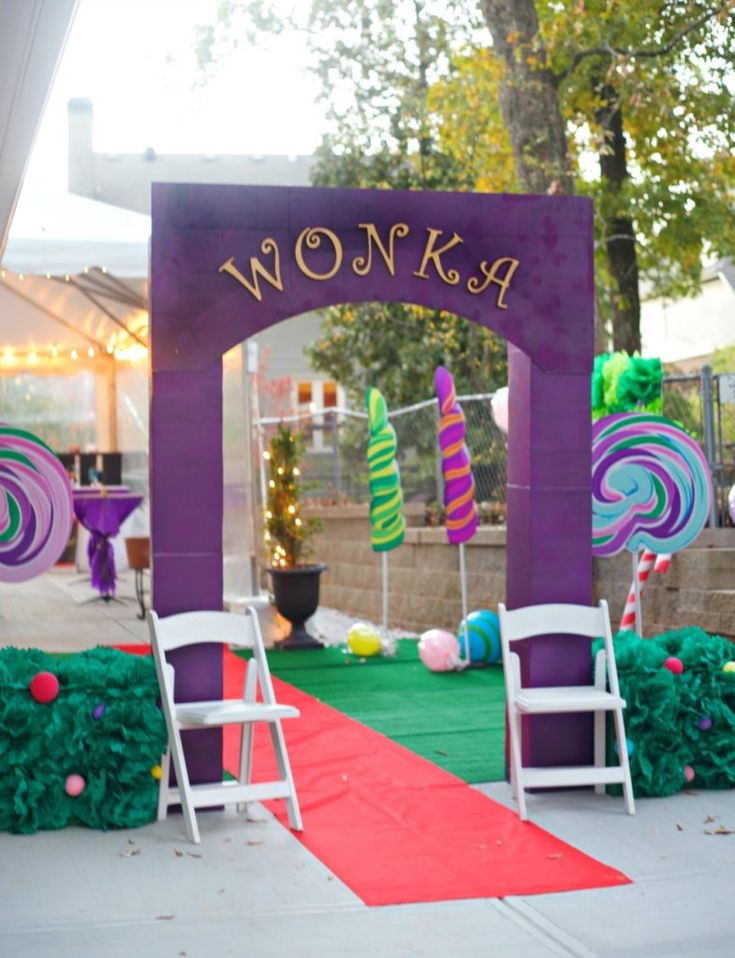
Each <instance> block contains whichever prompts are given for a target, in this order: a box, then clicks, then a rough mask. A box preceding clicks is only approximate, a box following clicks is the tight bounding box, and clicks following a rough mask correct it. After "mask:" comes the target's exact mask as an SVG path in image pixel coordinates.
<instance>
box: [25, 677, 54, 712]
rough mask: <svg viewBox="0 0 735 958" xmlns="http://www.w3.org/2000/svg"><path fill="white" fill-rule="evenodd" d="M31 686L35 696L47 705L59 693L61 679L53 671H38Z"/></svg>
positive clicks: (32, 693)
mask: <svg viewBox="0 0 735 958" xmlns="http://www.w3.org/2000/svg"><path fill="white" fill-rule="evenodd" d="M29 688H30V692H31V695H32V696H33V698H34V699H35V700H36V701H37V702H41V703H42V704H44V705H46V704H48V703H49V702H53V700H54V699H55V698H56V696H57V695H58V694H59V680H58V679H57V678H56V676H55V675H54V673H53V672H36V674H35V675H34V676H33V678H32V679H31V684H30V686H29Z"/></svg>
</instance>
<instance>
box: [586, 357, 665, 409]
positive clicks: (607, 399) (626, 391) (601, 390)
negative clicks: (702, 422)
mask: <svg viewBox="0 0 735 958" xmlns="http://www.w3.org/2000/svg"><path fill="white" fill-rule="evenodd" d="M661 381H662V371H661V360H660V359H643V358H641V357H640V356H638V355H637V354H636V355H634V356H629V355H628V354H627V353H626V352H622V351H621V352H617V353H605V354H603V355H601V356H596V357H595V364H594V369H593V371H592V420H593V421H595V420H597V419H601V418H602V417H603V416H610V415H613V414H614V413H618V412H652V413H656V414H657V415H660V414H661V411H662V399H661Z"/></svg>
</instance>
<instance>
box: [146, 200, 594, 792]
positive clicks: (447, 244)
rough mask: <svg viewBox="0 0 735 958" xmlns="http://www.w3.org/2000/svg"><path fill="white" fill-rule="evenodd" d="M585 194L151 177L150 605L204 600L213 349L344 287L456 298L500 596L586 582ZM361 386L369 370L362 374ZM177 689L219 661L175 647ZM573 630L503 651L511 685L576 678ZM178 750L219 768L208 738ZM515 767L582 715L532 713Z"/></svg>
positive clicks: (417, 298)
mask: <svg viewBox="0 0 735 958" xmlns="http://www.w3.org/2000/svg"><path fill="white" fill-rule="evenodd" d="M592 248H593V247H592V203H591V202H590V201H589V200H586V199H581V198H575V197H551V196H492V195H486V194H477V193H424V192H398V191H385V190H340V189H308V188H288V187H251V186H200V185H180V184H155V185H154V187H153V238H152V261H151V272H152V289H151V306H152V316H151V345H152V350H151V359H152V388H151V431H150V436H151V508H152V547H153V560H152V561H153V587H154V595H153V602H154V606H155V608H156V610H157V611H158V613H159V614H160V615H169V614H171V613H174V612H183V611H186V610H190V609H221V608H222V363H221V357H222V354H223V353H224V352H225V351H226V350H228V349H230V348H231V347H232V346H234V345H235V344H237V343H239V342H242V341H243V340H244V339H246V338H247V337H249V336H252V335H253V334H254V333H257V332H258V331H260V330H262V329H265V328H266V327H268V326H271V325H273V324H274V323H277V322H279V321H280V320H283V319H286V318H288V317H289V316H294V315H298V314H299V313H303V312H307V311H308V310H313V309H319V308H321V307H324V306H329V305H333V304H337V303H347V302H366V301H377V302H399V301H400V302H410V303H417V304H421V305H426V306H431V307H434V308H438V309H444V310H447V311H449V312H452V313H457V314H459V315H461V316H464V317H466V318H468V319H470V320H473V321H474V322H478V323H481V324H482V325H484V326H487V327H489V328H490V329H493V330H494V331H495V332H497V333H498V334H499V335H501V336H504V337H505V338H506V339H507V340H508V342H509V368H510V373H509V386H510V406H511V417H512V422H511V433H510V436H509V449H508V564H507V602H508V605H509V606H510V607H511V608H513V607H517V606H519V605H527V604H531V603H540V602H552V601H557V602H562V601H570V602H582V603H587V602H589V601H590V599H591V595H592V550H591V526H592V519H591V510H592V496H591V479H590V476H591V451H590V450H591V439H590V436H591V425H590V423H591V418H590V385H589V376H590V372H591V369H592V359H593V264H592ZM378 385H379V384H378ZM177 666H178V668H177V677H178V684H177V694H178V697H179V698H181V699H183V700H187V699H201V698H210V697H215V696H218V695H219V694H221V683H222V669H221V662H219V661H217V659H216V658H213V657H212V653H211V651H207V650H205V649H204V648H203V647H192V648H190V649H186V650H182V651H181V652H180V653H179V659H178V662H177ZM589 670H590V661H589V651H588V647H587V645H586V642H584V641H580V640H579V639H575V638H573V637H569V636H565V637H559V638H558V639H557V641H556V642H555V643H553V647H552V648H551V649H549V646H548V643H546V644H545V645H544V648H543V650H542V649H541V647H534V645H533V644H532V643H528V648H527V650H526V654H525V655H524V657H523V671H524V673H525V680H526V681H530V682H532V683H533V682H535V683H537V684H540V683H543V684H569V683H573V682H577V681H582V680H584V681H586V680H587V678H588V675H589ZM197 736H198V738H197V739H196V740H195V741H190V744H189V747H190V748H191V749H192V750H193V751H196V752H197V753H198V754H197V755H196V757H194V756H193V758H194V763H195V764H196V765H197V766H198V768H199V769H200V771H201V773H202V775H203V776H204V777H206V776H208V775H210V774H214V775H216V774H217V773H218V771H219V769H221V745H220V742H219V737H218V733H216V732H215V733H212V732H203V733H197ZM524 750H525V752H526V755H527V757H529V758H530V760H531V762H532V763H533V764H535V765H549V764H580V763H586V762H588V761H589V755H590V754H591V725H590V724H589V723H588V722H587V721H586V720H583V719H580V718H579V717H576V716H561V717H555V718H553V719H549V718H545V719H544V721H543V722H538V721H537V722H534V723H532V724H531V725H530V726H529V733H528V735H527V738H526V741H525V742H524Z"/></svg>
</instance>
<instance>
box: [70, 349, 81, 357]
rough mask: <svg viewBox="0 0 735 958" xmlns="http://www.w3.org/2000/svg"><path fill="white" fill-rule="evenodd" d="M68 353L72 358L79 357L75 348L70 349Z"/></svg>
mask: <svg viewBox="0 0 735 958" xmlns="http://www.w3.org/2000/svg"><path fill="white" fill-rule="evenodd" d="M69 355H70V356H71V358H72V359H79V353H78V352H77V351H76V349H72V351H71V352H70V353H69Z"/></svg>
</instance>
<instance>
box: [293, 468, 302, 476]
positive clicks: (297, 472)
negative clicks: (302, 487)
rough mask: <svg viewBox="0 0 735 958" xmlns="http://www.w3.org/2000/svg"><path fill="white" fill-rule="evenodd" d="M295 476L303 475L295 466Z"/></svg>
mask: <svg viewBox="0 0 735 958" xmlns="http://www.w3.org/2000/svg"><path fill="white" fill-rule="evenodd" d="M293 474H294V475H295V476H300V475H301V470H300V469H299V467H298V466H294V467H293Z"/></svg>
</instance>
